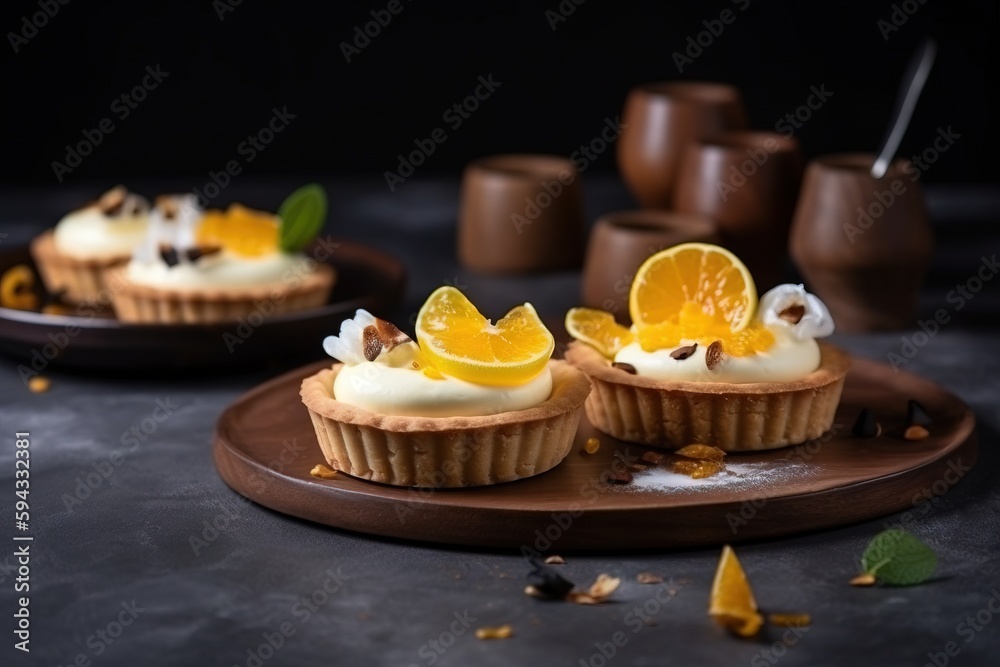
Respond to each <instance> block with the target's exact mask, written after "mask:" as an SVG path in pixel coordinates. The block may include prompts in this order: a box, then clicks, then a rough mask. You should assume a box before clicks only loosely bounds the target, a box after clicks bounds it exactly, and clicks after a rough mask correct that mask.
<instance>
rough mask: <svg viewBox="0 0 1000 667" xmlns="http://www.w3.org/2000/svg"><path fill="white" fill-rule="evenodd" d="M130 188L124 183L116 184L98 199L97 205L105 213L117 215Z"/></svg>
mask: <svg viewBox="0 0 1000 667" xmlns="http://www.w3.org/2000/svg"><path fill="white" fill-rule="evenodd" d="M126 194H128V190H127V189H126V188H125V186H124V185H116V186H115V187H113V188H111V189H110V190H108V191H107V192H105V193H104V194H103V195H101V198H100V199H98V200H97V206H98V208H100V209H101V211H102V212H103V213H104V214H105V215H115V214H117V213H119V212H120V211H121V208H122V204H124V203H125V195H126Z"/></svg>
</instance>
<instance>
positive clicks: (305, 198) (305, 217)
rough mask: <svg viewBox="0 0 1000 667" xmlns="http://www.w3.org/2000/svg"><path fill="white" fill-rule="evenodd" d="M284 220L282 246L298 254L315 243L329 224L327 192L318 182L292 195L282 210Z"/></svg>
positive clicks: (281, 229) (282, 221)
mask: <svg viewBox="0 0 1000 667" xmlns="http://www.w3.org/2000/svg"><path fill="white" fill-rule="evenodd" d="M278 217H279V218H281V228H280V230H279V245H280V246H281V249H282V250H284V251H285V252H298V251H299V250H302V249H303V248H305V247H306V246H307V245H309V244H310V243H312V241H313V239H315V238H316V235H317V234H319V232H320V230H321V229H323V223H324V222H325V221H326V191H325V190H323V186H321V185H319V184H317V183H310V184H308V185H303V186H302V187H301V188H299V189H298V190H296V191H295V192H293V193H292V194H290V195H288V197H287V198H286V199H285V201H283V202H281V207H280V208H279V209H278Z"/></svg>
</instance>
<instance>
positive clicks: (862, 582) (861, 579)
mask: <svg viewBox="0 0 1000 667" xmlns="http://www.w3.org/2000/svg"><path fill="white" fill-rule="evenodd" d="M850 584H851V586H874V585H875V575H874V574H859V575H858V576H856V577H854V578H853V579H851V581H850Z"/></svg>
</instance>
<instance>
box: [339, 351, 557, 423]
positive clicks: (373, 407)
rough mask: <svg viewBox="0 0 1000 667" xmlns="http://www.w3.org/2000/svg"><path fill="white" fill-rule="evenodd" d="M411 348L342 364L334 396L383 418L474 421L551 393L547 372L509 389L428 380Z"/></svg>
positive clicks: (520, 407)
mask: <svg viewBox="0 0 1000 667" xmlns="http://www.w3.org/2000/svg"><path fill="white" fill-rule="evenodd" d="M417 350H418V348H417V345H416V343H404V344H403V345H399V346H397V347H396V348H395V349H394V350H392V352H388V353H386V352H383V353H382V354H381V355H380V356H379V357H378V359H376V360H375V361H364V362H362V363H359V364H352V365H345V366H344V367H343V368H342V369H341V370H340V373H338V374H337V379H336V380H335V381H334V384H333V397H334V398H335V399H337V400H338V401H343V402H344V403H348V404H350V405H354V406H356V407H359V408H362V409H364V410H368V411H370V412H375V413H378V414H382V415H398V416H406V417H474V416H483V415H495V414H499V413H501V412H510V411H512V410H524V409H526V408H530V407H534V406H536V405H540V404H541V403H544V402H545V401H546V400H548V398H549V396H550V395H551V394H552V374H551V373H550V372H549V369H548V367H546V368H545V370H544V371H542V373H541V374H540V375H538V376H537V377H535V378H534V379H532V380H531V381H529V382H527V383H525V384H522V385H517V386H513V387H490V386H486V385H481V384H475V383H472V382H466V381H465V380H459V379H458V378H455V377H451V376H447V375H446V376H444V377H443V378H442V379H432V378H429V377H427V376H426V375H424V374H423V372H421V371H419V370H415V369H414V368H413V366H412V363H413V361H414V360H415V359H416V353H417Z"/></svg>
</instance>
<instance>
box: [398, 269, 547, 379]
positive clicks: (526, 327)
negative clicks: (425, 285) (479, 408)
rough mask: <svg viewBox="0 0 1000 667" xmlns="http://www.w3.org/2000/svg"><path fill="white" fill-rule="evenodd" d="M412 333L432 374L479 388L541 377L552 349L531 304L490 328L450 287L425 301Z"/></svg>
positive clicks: (512, 311)
mask: <svg viewBox="0 0 1000 667" xmlns="http://www.w3.org/2000/svg"><path fill="white" fill-rule="evenodd" d="M416 328H417V343H418V344H419V345H420V349H421V351H422V352H423V353H424V355H426V356H427V357H428V358H429V360H430V362H431V363H432V364H433V365H434V367H435V368H437V369H438V370H440V371H442V372H443V373H446V374H448V375H452V376H454V377H457V378H459V379H462V380H467V381H469V382H476V383H478V384H485V385H494V386H505V385H506V386H510V385H518V384H523V383H525V382H527V381H529V380H531V379H532V378H534V377H535V376H537V375H538V374H539V373H541V372H542V369H544V368H545V364H546V363H548V361H549V357H551V356H552V351H553V350H554V349H555V339H554V338H553V337H552V334H551V333H550V332H549V330H548V329H546V328H545V325H544V324H542V321H541V319H539V317H538V313H536V312H535V309H534V308H533V307H532V305H531V304H530V303H526V304H524V305H523V306H517V307H516V308H513V309H511V311H510V312H509V313H507V314H506V315H504V317H503V318H502V319H501V320H499V321H498V322H497V323H496V324H491V323H490V321H489V320H488V319H486V318H485V317H483V315H482V314H481V313H480V312H479V311H478V310H476V307H475V306H474V305H472V302H471V301H469V300H468V299H467V298H466V296H465V295H464V294H462V293H461V292H460V291H458V290H457V289H455V288H454V287H440V288H438V289H437V290H435V291H434V293H432V294H431V295H430V296H429V297H428V298H427V301H426V302H425V303H424V305H423V306H422V307H421V308H420V312H419V313H418V314H417V327H416Z"/></svg>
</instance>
